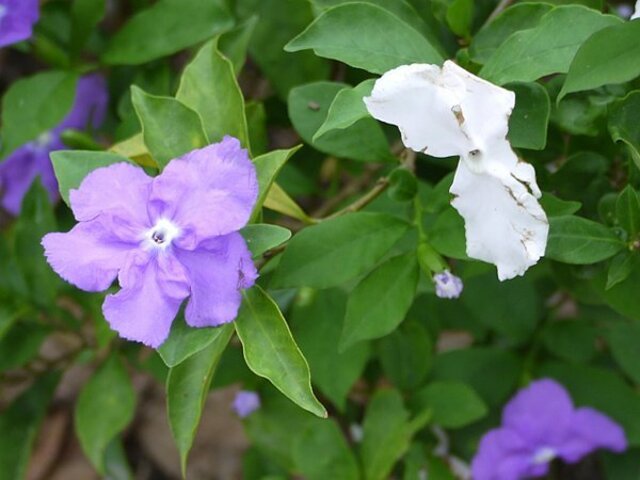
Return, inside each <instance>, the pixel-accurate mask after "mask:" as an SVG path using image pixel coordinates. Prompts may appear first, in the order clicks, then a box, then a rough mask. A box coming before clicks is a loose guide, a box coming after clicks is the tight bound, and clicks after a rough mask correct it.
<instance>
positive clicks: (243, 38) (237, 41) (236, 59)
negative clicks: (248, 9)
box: [218, 16, 258, 76]
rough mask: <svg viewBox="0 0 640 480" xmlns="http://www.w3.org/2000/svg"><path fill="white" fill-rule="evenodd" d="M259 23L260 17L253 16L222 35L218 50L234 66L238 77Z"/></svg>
mask: <svg viewBox="0 0 640 480" xmlns="http://www.w3.org/2000/svg"><path fill="white" fill-rule="evenodd" d="M257 23H258V17H257V16H253V17H250V18H249V19H247V20H246V21H244V22H243V23H241V24H240V25H237V26H236V27H234V28H233V29H232V30H229V31H228V32H226V33H223V34H222V35H220V39H219V40H218V48H219V49H220V52H221V53H222V54H223V55H224V56H225V57H227V58H228V59H229V60H230V61H231V63H232V64H233V71H234V72H235V74H236V76H237V75H238V74H239V73H240V71H241V70H242V67H243V66H244V63H245V60H246V58H247V50H248V48H249V41H250V40H251V36H252V35H253V32H254V30H255V28H256V24H257Z"/></svg>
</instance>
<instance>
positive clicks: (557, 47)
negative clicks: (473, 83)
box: [480, 5, 622, 85]
mask: <svg viewBox="0 0 640 480" xmlns="http://www.w3.org/2000/svg"><path fill="white" fill-rule="evenodd" d="M621 22H622V20H621V19H620V18H618V17H615V16H613V15H603V14H601V13H600V12H597V11H596V10H593V9H590V8H587V7H583V6H581V5H562V6H559V7H556V8H554V9H552V10H550V11H549V12H547V13H546V14H544V15H543V16H542V18H540V21H539V23H538V24H537V25H536V26H534V27H533V28H530V29H527V30H521V31H519V32H516V33H514V34H513V35H511V36H509V37H508V38H507V39H506V40H505V41H504V42H503V43H502V44H501V45H500V46H499V47H498V48H497V49H496V51H495V52H494V53H493V55H492V56H491V57H490V58H489V59H488V60H487V62H486V63H485V65H484V67H483V68H482V70H480V76H481V77H483V78H485V79H487V80H489V81H490V82H493V83H496V84H498V85H504V84H505V83H508V82H515V81H522V82H531V81H534V80H537V79H539V78H541V77H544V76H545V75H550V74H552V73H566V72H567V71H568V70H569V65H570V64H571V61H572V60H573V57H574V56H575V54H576V52H577V51H578V48H579V47H580V45H581V44H582V43H583V42H584V41H585V40H586V39H587V38H589V37H590V36H591V35H593V34H594V33H595V32H597V31H598V30H602V29H603V28H606V27H610V26H612V25H616V24H619V23H621ZM568 24H570V25H571V28H567V25H568Z"/></svg>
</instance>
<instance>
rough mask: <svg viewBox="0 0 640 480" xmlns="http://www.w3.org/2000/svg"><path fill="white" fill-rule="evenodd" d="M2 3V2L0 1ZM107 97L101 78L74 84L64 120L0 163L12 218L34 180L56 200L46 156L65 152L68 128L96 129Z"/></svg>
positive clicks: (0, 185) (1, 183) (0, 176)
mask: <svg viewBox="0 0 640 480" xmlns="http://www.w3.org/2000/svg"><path fill="white" fill-rule="evenodd" d="M0 1H2V0H0ZM107 103H108V96H107V88H106V83H105V81H104V78H102V77H101V76H99V75H88V76H85V77H82V78H81V79H80V80H78V86H77V89H76V97H75V101H74V103H73V106H72V107H71V110H70V111H69V113H68V114H67V116H66V117H65V118H64V119H63V120H62V122H60V124H59V125H58V126H57V127H55V128H54V129H52V130H50V131H48V132H45V133H43V134H42V135H40V137H39V138H37V139H36V140H34V141H32V142H29V143H27V144H25V145H23V146H21V147H20V148H18V149H16V150H14V151H13V152H12V153H11V154H10V155H9V156H8V157H7V158H6V159H5V160H4V161H3V162H2V163H0V192H1V193H2V199H1V201H0V204H1V205H2V207H3V208H4V209H5V210H6V211H8V212H9V213H11V214H12V215H16V216H17V215H18V214H19V213H20V207H21V206H22V199H23V198H24V196H25V194H26V193H27V191H28V190H29V187H30V186H31V184H32V183H33V181H34V180H35V178H36V177H38V176H40V179H41V181H42V184H43V185H44V187H45V188H46V189H47V191H48V192H49V197H50V198H51V201H55V200H57V198H58V195H59V194H58V182H57V181H56V177H55V175H54V173H53V166H52V165H51V160H50V159H49V153H51V152H52V151H54V150H60V149H63V148H65V146H64V144H63V143H62V140H61V139H60V134H61V133H62V132H63V131H64V130H67V129H69V128H75V129H79V130H81V129H85V128H87V127H91V128H98V127H99V126H100V124H101V123H102V121H103V120H104V116H105V113H106V109H107Z"/></svg>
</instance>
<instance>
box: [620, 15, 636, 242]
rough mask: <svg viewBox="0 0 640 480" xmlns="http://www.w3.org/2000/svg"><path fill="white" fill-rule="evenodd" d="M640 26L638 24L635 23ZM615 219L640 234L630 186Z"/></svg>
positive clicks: (625, 191) (626, 228) (634, 199)
mask: <svg viewBox="0 0 640 480" xmlns="http://www.w3.org/2000/svg"><path fill="white" fill-rule="evenodd" d="M637 23H639V24H640V22H637ZM616 218H617V220H618V223H619V224H620V226H621V227H622V228H624V229H625V230H626V232H627V233H628V234H629V237H630V239H634V238H635V237H636V236H637V235H638V233H640V198H638V194H637V192H636V191H635V190H634V188H633V187H632V186H631V185H627V186H626V188H625V189H624V190H622V192H620V195H618V198H617V200H616Z"/></svg>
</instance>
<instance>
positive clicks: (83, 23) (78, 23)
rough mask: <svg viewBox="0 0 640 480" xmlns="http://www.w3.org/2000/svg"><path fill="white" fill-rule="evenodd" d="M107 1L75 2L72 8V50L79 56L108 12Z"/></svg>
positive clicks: (86, 0)
mask: <svg viewBox="0 0 640 480" xmlns="http://www.w3.org/2000/svg"><path fill="white" fill-rule="evenodd" d="M106 4H107V2H106V0H75V1H74V2H73V5H72V7H71V20H72V25H71V42H70V45H71V49H72V51H73V52H74V53H75V54H78V53H79V52H80V51H81V50H82V47H83V46H84V44H85V43H86V41H87V40H88V39H89V38H90V37H91V34H92V33H93V32H94V29H95V28H96V26H97V24H98V23H99V22H100V20H102V17H104V14H105V12H106Z"/></svg>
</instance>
